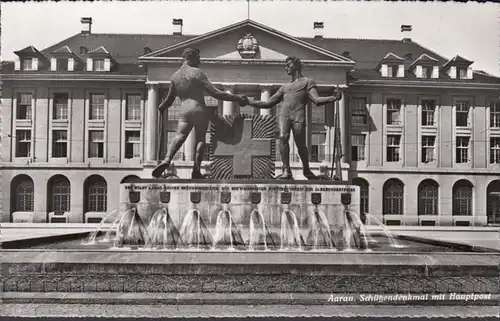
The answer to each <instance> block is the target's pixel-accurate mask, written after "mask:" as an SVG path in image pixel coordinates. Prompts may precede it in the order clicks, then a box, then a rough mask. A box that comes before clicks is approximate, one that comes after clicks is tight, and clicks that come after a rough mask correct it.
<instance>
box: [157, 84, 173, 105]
mask: <svg viewBox="0 0 500 321" xmlns="http://www.w3.org/2000/svg"><path fill="white" fill-rule="evenodd" d="M175 97H177V90H176V89H175V86H174V83H173V82H170V88H168V94H167V97H165V99H164V100H163V101H162V102H161V103H160V106H158V109H159V110H160V112H163V111H164V110H165V109H167V108H169V107H170V106H172V104H173V103H174V101H175Z"/></svg>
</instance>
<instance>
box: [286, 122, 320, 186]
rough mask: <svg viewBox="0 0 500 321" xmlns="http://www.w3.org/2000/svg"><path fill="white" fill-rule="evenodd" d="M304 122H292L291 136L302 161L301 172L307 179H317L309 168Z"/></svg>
mask: <svg viewBox="0 0 500 321" xmlns="http://www.w3.org/2000/svg"><path fill="white" fill-rule="evenodd" d="M306 126H307V125H306V123H305V122H300V123H299V122H294V123H293V127H292V128H293V138H294V140H295V144H296V145H297V150H298V152H299V156H300V160H301V161H302V172H303V174H304V176H305V177H306V178H307V179H317V177H316V175H314V173H313V172H311V169H310V168H309V151H308V149H307V144H306Z"/></svg>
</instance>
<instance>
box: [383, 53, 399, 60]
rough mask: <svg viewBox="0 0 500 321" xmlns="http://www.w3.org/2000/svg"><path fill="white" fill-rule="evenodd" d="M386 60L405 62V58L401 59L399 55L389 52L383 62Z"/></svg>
mask: <svg viewBox="0 0 500 321" xmlns="http://www.w3.org/2000/svg"><path fill="white" fill-rule="evenodd" d="M386 59H396V60H404V59H403V58H401V57H400V56H398V55H395V54H393V53H392V52H389V53H388V54H387V55H385V57H384V59H383V60H386Z"/></svg>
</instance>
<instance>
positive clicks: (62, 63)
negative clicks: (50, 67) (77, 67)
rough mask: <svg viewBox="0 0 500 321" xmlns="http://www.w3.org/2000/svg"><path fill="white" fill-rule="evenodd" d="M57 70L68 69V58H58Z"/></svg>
mask: <svg viewBox="0 0 500 321" xmlns="http://www.w3.org/2000/svg"><path fill="white" fill-rule="evenodd" d="M57 70H68V59H59V58H58V59H57Z"/></svg>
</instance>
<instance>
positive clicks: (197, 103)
mask: <svg viewBox="0 0 500 321" xmlns="http://www.w3.org/2000/svg"><path fill="white" fill-rule="evenodd" d="M182 56H183V58H184V63H183V65H182V67H181V68H179V70H177V71H176V72H175V73H174V74H173V75H172V78H171V81H170V88H169V91H168V94H167V96H166V98H165V99H164V100H163V101H162V102H161V104H160V105H159V107H158V109H159V110H160V112H163V111H164V110H165V109H166V108H169V107H170V106H171V105H172V104H173V102H174V100H175V98H176V97H177V96H178V97H179V98H180V99H181V101H182V110H181V114H180V117H179V124H178V127H177V134H176V136H175V138H174V139H173V140H172V143H171V144H170V148H169V149H168V151H167V155H166V157H165V159H164V160H163V162H161V163H160V164H159V165H158V166H157V167H156V168H155V169H154V170H153V173H152V174H153V177H156V178H159V177H160V176H161V175H162V174H163V172H164V171H165V170H166V169H167V168H169V167H170V163H171V161H172V158H173V157H174V156H175V154H176V153H177V151H178V150H179V149H180V148H181V146H182V144H184V142H185V141H186V138H187V137H188V135H189V133H190V132H191V130H192V129H193V130H194V133H195V140H196V147H195V151H196V152H195V161H194V167H193V171H192V174H191V177H192V178H203V176H202V174H201V170H200V168H201V162H202V160H203V153H204V150H205V135H206V132H207V128H208V123H209V121H210V119H211V117H212V112H211V111H210V110H209V108H208V107H206V105H205V92H206V93H208V94H209V95H210V96H212V97H214V98H216V99H219V100H228V101H237V102H238V103H239V104H240V105H246V104H247V103H248V98H247V97H246V96H244V95H233V94H230V93H226V92H224V91H220V90H218V89H217V88H215V87H214V86H213V85H212V83H211V82H210V81H209V80H208V78H207V76H206V75H205V73H204V72H203V71H202V70H201V69H200V68H198V66H199V64H200V51H199V50H198V49H192V48H186V49H185V50H184V52H183V54H182ZM160 143H162V142H160Z"/></svg>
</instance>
